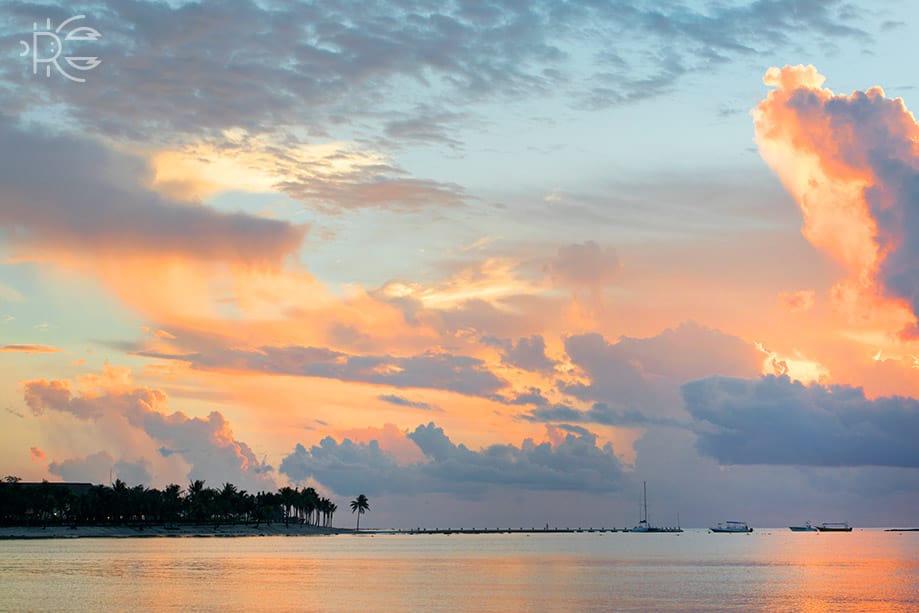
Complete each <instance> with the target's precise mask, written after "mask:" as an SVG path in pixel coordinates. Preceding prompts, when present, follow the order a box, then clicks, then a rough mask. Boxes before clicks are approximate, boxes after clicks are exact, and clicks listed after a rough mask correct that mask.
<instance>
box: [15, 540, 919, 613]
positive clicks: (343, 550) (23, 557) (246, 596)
mask: <svg viewBox="0 0 919 613" xmlns="http://www.w3.org/2000/svg"><path fill="white" fill-rule="evenodd" d="M0 610H2V611H132V612H136V611H349V612H350V611H387V612H389V611H392V612H403V611H495V612H497V611H500V612H516V611H655V612H668V611H681V612H684V611H794V612H830V611H832V612H835V611H852V612H856V611H857V612H865V611H885V612H895V611H904V612H906V611H909V612H916V611H919V532H886V531H884V530H882V529H856V530H855V531H853V532H851V533H793V532H791V531H789V530H788V529H787V528H785V529H774V530H769V529H757V530H755V531H754V532H753V533H752V534H711V533H709V532H708V531H706V530H686V531H685V532H683V533H681V534H623V533H608V532H603V533H599V532H593V533H591V532H583V533H571V534H552V533H547V534H538V533H537V534H478V535H475V534H449V535H445V534H364V535H348V534H344V535H334V536H307V537H303V536H299V537H284V536H269V537H240V538H213V537H212V538H191V537H189V538H81V539H47V540H8V541H0Z"/></svg>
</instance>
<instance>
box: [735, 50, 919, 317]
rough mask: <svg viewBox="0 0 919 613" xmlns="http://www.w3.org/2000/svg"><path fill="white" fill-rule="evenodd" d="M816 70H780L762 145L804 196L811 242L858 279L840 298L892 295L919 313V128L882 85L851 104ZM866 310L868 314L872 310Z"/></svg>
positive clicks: (762, 110) (757, 115) (765, 107)
mask: <svg viewBox="0 0 919 613" xmlns="http://www.w3.org/2000/svg"><path fill="white" fill-rule="evenodd" d="M824 80H825V78H824V76H823V75H821V74H820V73H819V72H817V69H816V68H814V67H813V66H800V65H799V66H785V67H784V68H781V69H779V68H770V69H769V70H768V71H767V73H766V76H765V78H764V82H765V83H766V84H767V85H769V86H770V87H772V88H773V89H772V90H771V91H770V92H769V94H768V95H767V96H766V98H765V99H764V100H763V101H762V102H761V103H760V104H759V106H758V107H757V108H756V109H755V111H754V113H753V116H754V123H755V127H756V140H757V143H758V144H759V148H760V152H761V154H762V156H763V158H764V159H765V160H766V162H767V163H768V164H769V165H770V166H771V167H772V168H773V170H775V172H776V173H777V174H778V176H779V178H780V179H781V180H782V182H783V183H784V185H785V187H786V189H788V191H789V192H790V193H791V195H792V196H793V197H794V199H795V201H796V202H797V203H798V206H799V207H800V208H801V212H802V214H803V218H804V228H803V233H804V236H805V237H806V238H807V239H808V240H809V241H810V242H811V243H812V244H814V245H815V246H816V247H818V248H820V249H822V250H824V251H827V252H828V253H829V254H831V255H832V256H833V257H835V258H836V259H837V260H839V261H840V262H841V263H842V264H843V265H845V266H846V268H847V269H848V272H849V278H848V279H846V280H845V281H844V282H843V283H841V284H840V285H839V286H837V288H836V290H835V294H836V295H837V296H838V297H841V298H842V297H844V296H846V295H847V294H848V295H850V296H856V297H861V298H867V299H869V300H872V299H876V298H878V297H883V298H884V299H886V300H889V301H893V302H895V303H899V304H902V305H904V306H906V307H907V308H909V309H911V311H912V318H911V319H912V320H913V321H912V322H911V326H910V328H911V329H910V330H909V333H910V334H916V333H917V331H916V329H915V325H916V324H915V320H916V315H917V313H919V263H917V262H919V216H917V215H916V214H915V211H914V208H915V207H914V206H913V203H914V202H915V201H916V199H917V198H919V187H917V186H919V151H917V149H916V146H915V142H916V140H917V138H919V124H917V123H916V121H915V119H914V117H913V115H912V114H911V113H910V112H909V111H908V110H907V108H906V105H905V104H904V102H903V100H902V99H899V98H896V99H891V98H887V97H886V96H885V94H884V91H883V90H882V89H881V88H880V87H872V88H870V89H868V90H866V91H864V92H862V91H856V92H853V93H852V94H851V95H849V96H844V95H837V94H834V93H833V92H832V91H831V90H829V89H827V88H824V87H823V82H824ZM862 310H864V307H862Z"/></svg>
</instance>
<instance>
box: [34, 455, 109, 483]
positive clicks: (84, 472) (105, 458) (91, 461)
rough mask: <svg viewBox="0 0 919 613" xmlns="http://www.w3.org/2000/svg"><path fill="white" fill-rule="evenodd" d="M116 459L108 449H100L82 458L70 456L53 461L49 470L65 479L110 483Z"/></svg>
mask: <svg viewBox="0 0 919 613" xmlns="http://www.w3.org/2000/svg"><path fill="white" fill-rule="evenodd" d="M114 466H115V459H114V458H113V457H112V456H111V454H110V453H108V452H107V451H98V452H96V453H94V454H91V455H88V456H85V457H82V458H70V459H67V460H63V461H61V462H51V464H49V465H48V472H50V473H51V474H52V475H57V476H58V477H60V478H61V479H63V480H64V481H88V482H90V483H110V482H111V481H110V477H111V474H112V473H111V471H112V469H113V468H114Z"/></svg>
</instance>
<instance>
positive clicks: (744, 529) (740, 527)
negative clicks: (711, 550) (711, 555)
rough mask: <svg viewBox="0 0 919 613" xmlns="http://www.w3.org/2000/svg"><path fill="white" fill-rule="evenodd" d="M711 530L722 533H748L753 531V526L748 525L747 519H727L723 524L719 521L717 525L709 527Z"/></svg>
mask: <svg viewBox="0 0 919 613" xmlns="http://www.w3.org/2000/svg"><path fill="white" fill-rule="evenodd" d="M709 530H711V531H712V532H717V533H721V534H735V533H741V534H746V533H748V532H753V528H751V527H750V526H748V525H747V522H745V521H726V522H724V523H723V524H722V523H719V524H718V525H717V526H714V527H712V528H709Z"/></svg>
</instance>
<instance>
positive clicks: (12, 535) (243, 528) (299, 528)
mask: <svg viewBox="0 0 919 613" xmlns="http://www.w3.org/2000/svg"><path fill="white" fill-rule="evenodd" d="M337 534H354V530H350V529H346V528H317V527H316V526H304V525H290V526H285V525H284V524H283V523H280V524H278V523H272V524H270V525H269V524H264V523H263V524H261V525H260V526H258V527H256V526H255V525H254V524H248V525H246V524H236V525H234V524H226V525H217V526H203V525H202V526H194V525H192V526H184V525H180V526H177V527H173V528H167V527H166V526H163V525H158V526H77V527H72V526H47V527H44V528H42V527H40V526H2V527H0V541H10V540H35V539H75V538H208V537H210V538H235V537H257V536H334V535H337Z"/></svg>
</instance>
